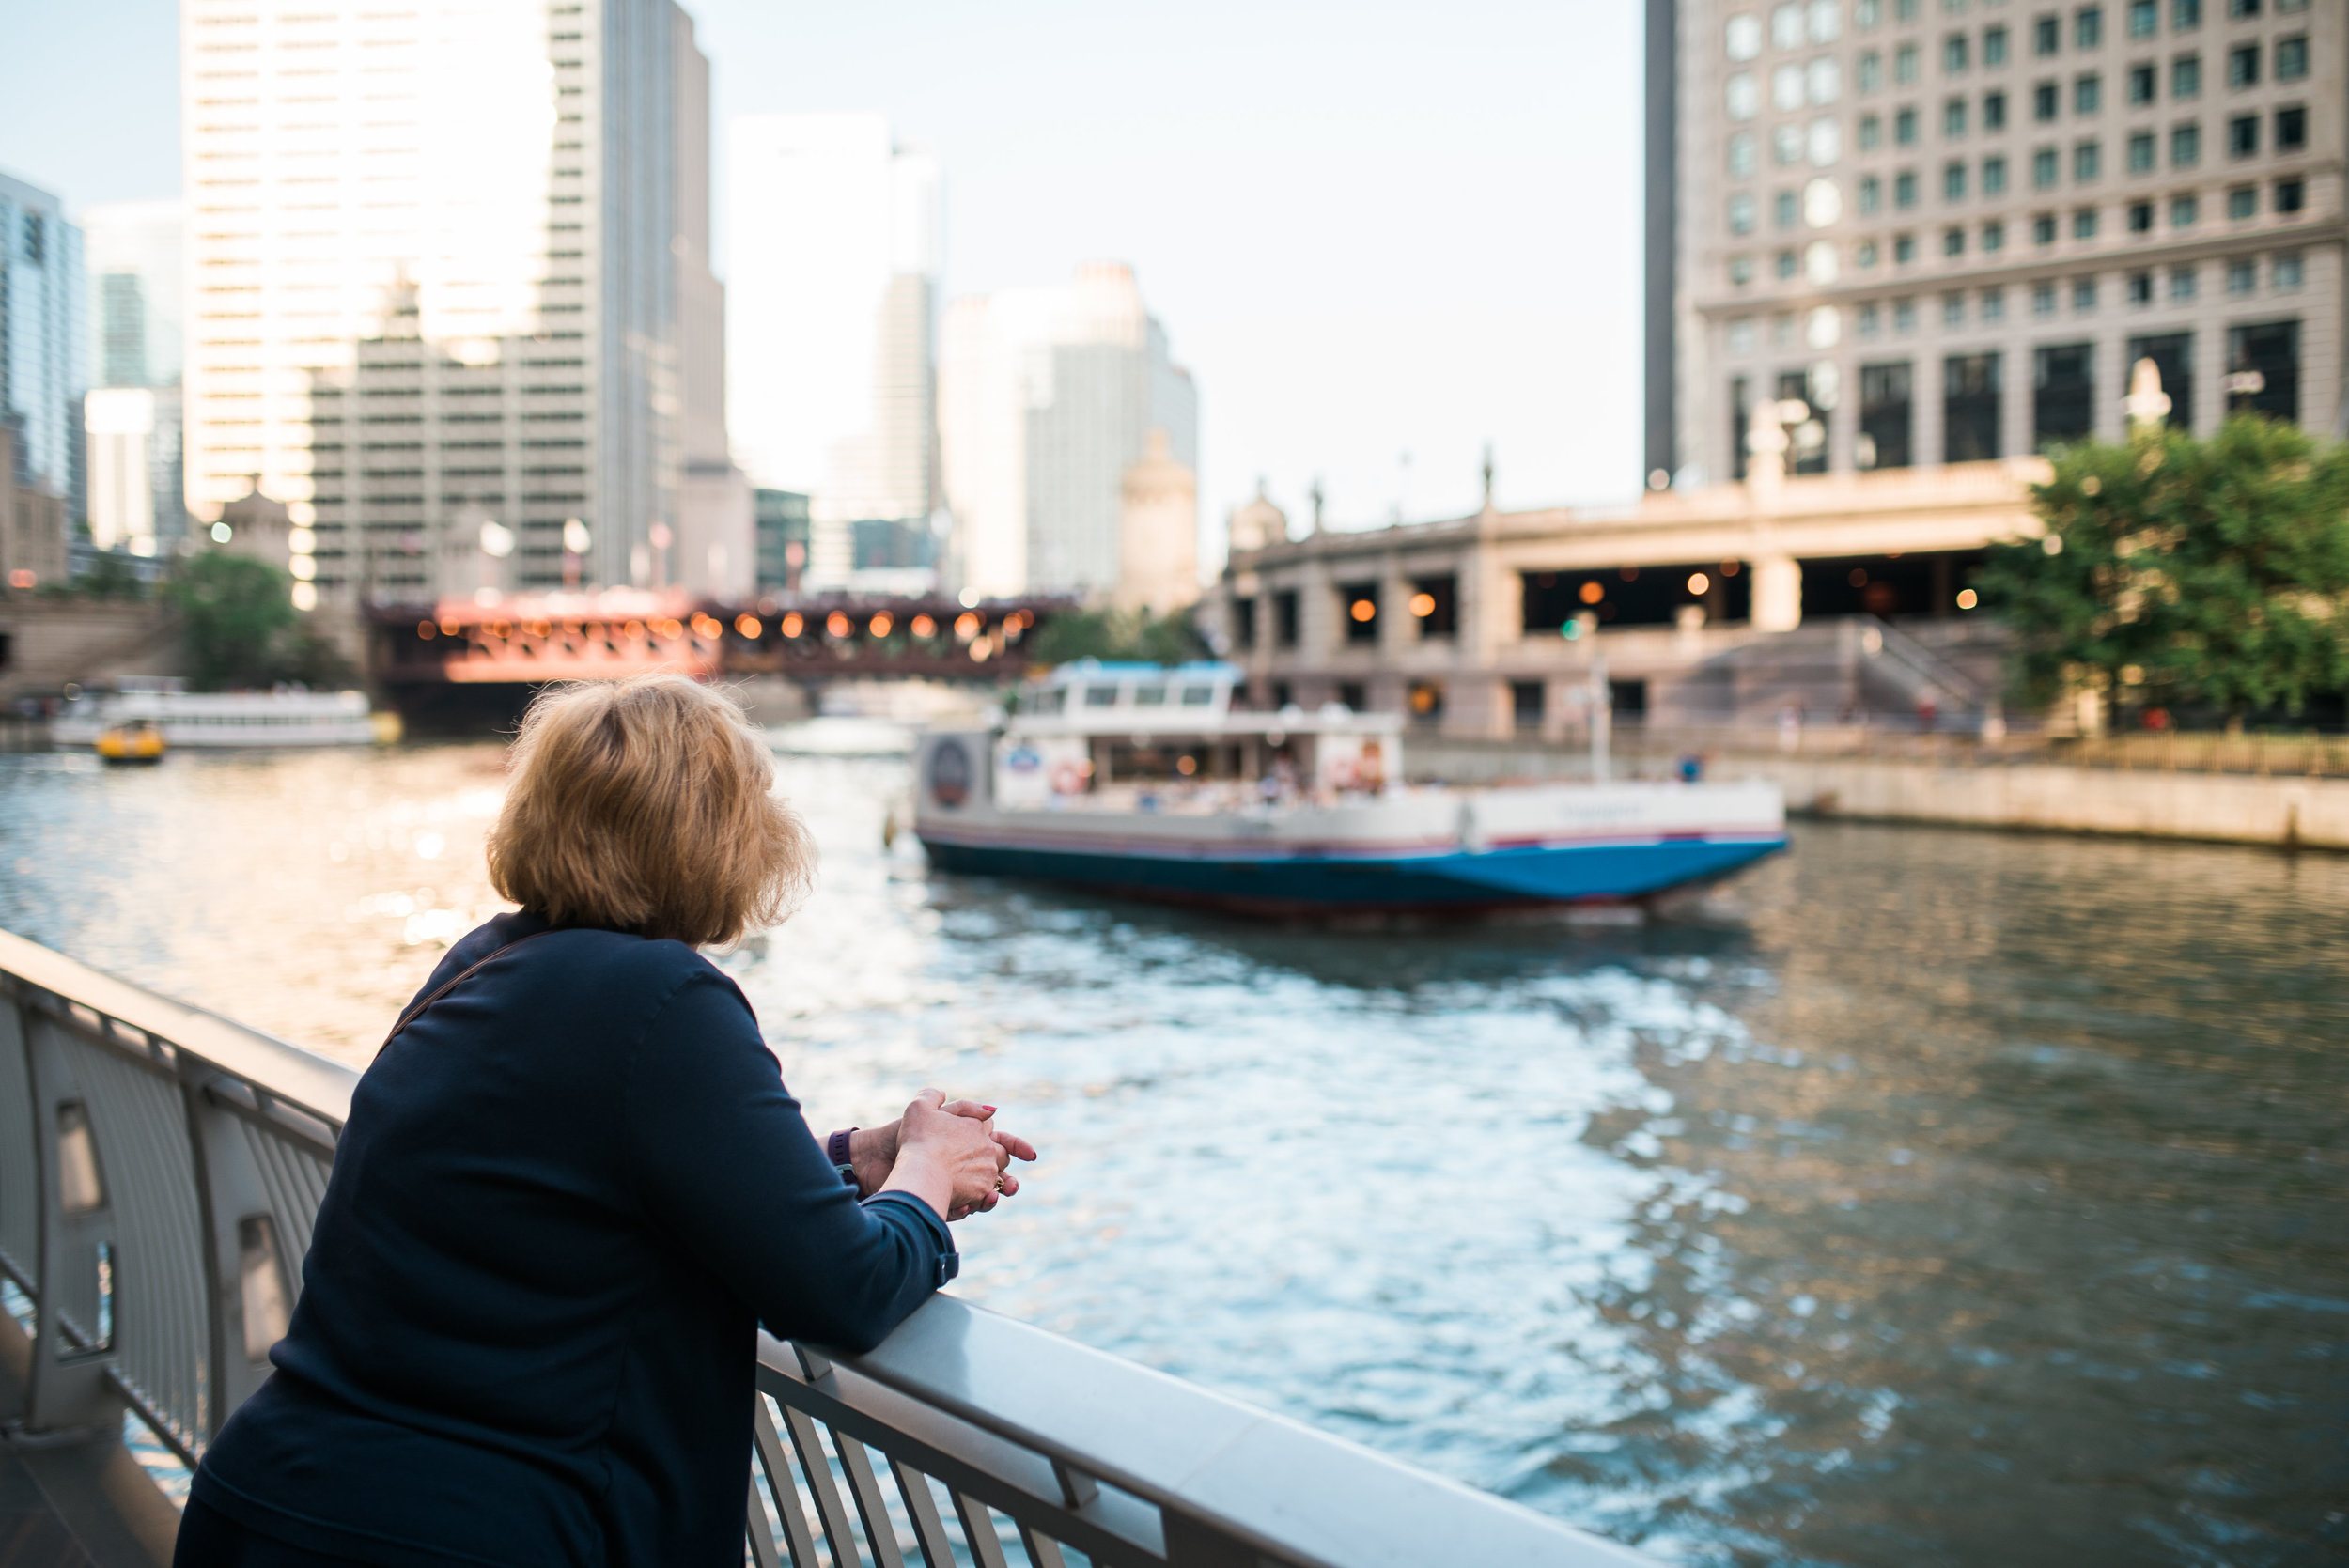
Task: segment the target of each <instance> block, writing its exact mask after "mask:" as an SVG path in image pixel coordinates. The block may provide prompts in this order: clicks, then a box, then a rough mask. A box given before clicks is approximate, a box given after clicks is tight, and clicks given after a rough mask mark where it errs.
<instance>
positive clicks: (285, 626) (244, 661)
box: [171, 550, 301, 691]
mask: <svg viewBox="0 0 2349 1568" xmlns="http://www.w3.org/2000/svg"><path fill="white" fill-rule="evenodd" d="M171 597H172V599H173V602H175V603H176V604H178V605H179V613H181V614H182V615H183V616H185V617H186V620H187V639H188V654H189V658H190V660H192V662H193V663H194V667H195V668H194V675H195V680H196V684H197V685H199V686H201V687H204V688H206V689H208V690H214V691H217V690H219V689H220V688H222V687H231V686H269V685H272V684H274V683H275V682H277V681H280V680H285V679H289V678H293V677H292V676H291V675H289V674H288V669H287V665H288V655H289V652H290V644H293V643H295V642H296V641H297V639H295V638H294V637H293V636H292V635H291V634H292V633H293V631H294V629H295V623H296V622H297V621H299V620H300V619H301V613H300V612H298V611H296V610H295V609H294V607H293V579H292V578H290V577H288V576H287V575H286V574H285V573H284V572H282V571H279V570H278V569H277V568H276V567H272V566H271V565H270V564H269V563H268V562H266V561H257V560H256V559H254V558H253V557H252V556H250V555H234V554H230V553H229V552H227V551H218V550H208V551H203V552H202V553H200V554H197V555H194V556H192V557H190V558H189V560H188V561H187V563H186V564H185V565H184V566H182V567H180V569H179V577H178V578H177V580H176V581H174V582H173V583H172V585H171Z"/></svg>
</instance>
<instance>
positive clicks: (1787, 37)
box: [1770, 0, 1802, 49]
mask: <svg viewBox="0 0 2349 1568" xmlns="http://www.w3.org/2000/svg"><path fill="white" fill-rule="evenodd" d="M1770 46H1771V47H1772V48H1774V49H1800V48H1801V47H1802V7H1801V5H1800V4H1799V3H1798V0H1787V3H1786V4H1784V5H1782V6H1780V7H1778V8H1776V9H1774V10H1772V11H1771V12H1770Z"/></svg>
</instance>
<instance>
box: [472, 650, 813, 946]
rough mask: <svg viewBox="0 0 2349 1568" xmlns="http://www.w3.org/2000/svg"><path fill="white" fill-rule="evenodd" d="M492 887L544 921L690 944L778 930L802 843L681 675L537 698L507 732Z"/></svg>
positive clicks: (792, 819)
mask: <svg viewBox="0 0 2349 1568" xmlns="http://www.w3.org/2000/svg"><path fill="white" fill-rule="evenodd" d="M511 767H512V771H513V784H512V787H511V788H509V789H508V790H507V791H506V805H505V809H504V810H502V811H501V812H500V813H499V814H498V821H497V826H496V827H495V828H494V829H492V830H490V841H489V852H490V885H491V886H493V887H495V888H496V889H497V891H498V892H499V893H503V894H504V895H505V896H506V897H507V898H510V899H512V900H513V901H514V902H515V903H517V904H520V905H521V907H522V908H524V909H527V910H529V911H530V912H531V913H533V914H537V915H539V916H542V917H543V918H545V919H546V920H547V921H548V922H549V923H551V924H554V925H600V926H608V927H611V928H614V929H616V930H622V931H633V932H636V933H638V934H640V935H643V936H646V937H654V938H669V939H675V940H677V941H681V942H688V943H691V944H692V945H693V946H696V947H702V946H708V945H711V944H718V943H724V942H730V941H734V940H736V939H739V938H740V937H741V936H742V935H743V933H744V932H746V931H748V930H751V929H752V928H754V927H757V926H766V925H772V924H777V923H778V922H780V921H782V920H784V919H785V918H786V916H788V915H789V914H790V912H791V910H792V909H793V908H796V907H797V906H798V904H799V901H800V899H801V897H802V896H804V894H805V893H806V892H807V888H808V884H809V882H810V881H811V880H812V879H813V877H814V874H815V869H816V848H815V845H814V843H813V841H812V840H811V839H810V838H809V836H808V832H807V829H806V828H805V827H804V826H803V825H802V824H801V821H800V819H799V816H798V815H796V814H795V813H794V812H793V811H792V810H791V808H790V807H789V806H787V805H786V804H784V802H783V801H782V800H777V799H776V798H775V797H774V796H773V795H770V793H768V792H769V790H770V788H771V787H772V785H773V783H774V758H773V753H770V751H769V750H768V747H767V744H766V742H765V741H764V740H763V739H761V738H760V737H759V735H758V733H757V732H756V731H755V730H754V729H752V728H751V726H750V723H749V722H748V721H746V720H745V719H744V718H743V717H742V710H741V709H740V708H739V707H737V706H735V705H734V704H733V703H732V702H731V701H730V700H728V699H727V698H725V697H724V696H722V695H720V694H719V693H717V692H715V691H710V690H708V688H707V687H703V686H699V685H696V684H695V683H694V682H692V681H691V680H688V679H686V678H685V677H684V676H682V675H638V676H635V677H634V678H632V679H629V680H623V681H616V682H610V683H596V684H586V683H583V684H579V685H568V686H555V687H550V688H549V689H548V690H546V691H542V692H540V693H539V694H538V697H537V700H536V701H534V702H533V703H532V704H531V705H530V712H529V713H528V715H527V716H525V717H524V718H523V720H522V724H521V733H520V734H518V735H517V736H516V737H514V750H513V753H512V756H511Z"/></svg>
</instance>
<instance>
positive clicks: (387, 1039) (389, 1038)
mask: <svg viewBox="0 0 2349 1568" xmlns="http://www.w3.org/2000/svg"><path fill="white" fill-rule="evenodd" d="M553 934H554V933H552V931H533V932H532V933H531V934H530V935H529V936H527V937H517V938H515V939H513V940H512V941H510V942H507V943H506V945H505V946H503V947H501V948H499V949H497V950H496V951H495V952H493V953H491V954H490V955H489V956H488V957H485V958H482V959H480V960H479V961H477V962H475V963H472V964H468V965H466V966H465V968H464V969H463V970H459V972H458V973H456V974H453V975H450V976H449V977H448V979H446V980H444V981H443V982H442V983H441V984H440V986H437V987H436V988H435V989H434V990H433V992H432V994H431V995H430V996H428V997H425V998H423V999H422V1000H421V1001H417V1002H415V1003H413V1004H412V1006H410V1007H409V1009H408V1011H406V1012H405V1013H402V1014H401V1015H400V1016H399V1022H397V1023H396V1024H394V1025H392V1032H391V1033H389V1034H386V1035H384V1036H383V1045H382V1046H378V1047H376V1048H375V1054H376V1055H378V1056H381V1055H382V1054H383V1047H384V1046H388V1045H390V1044H391V1043H392V1042H393V1041H394V1040H395V1039H397V1038H398V1035H399V1032H400V1031H401V1030H403V1029H406V1028H407V1027H408V1026H409V1025H410V1024H412V1023H414V1022H415V1021H416V1019H417V1018H419V1017H422V1016H423V1015H424V1010H425V1009H426V1008H428V1007H429V1006H431V1005H432V1004H433V1003H434V1002H436V1001H440V1000H441V999H442V998H443V997H444V996H446V995H448V994H449V992H451V991H453V990H455V989H457V987H458V986H461V985H463V984H464V983H465V982H466V981H468V980H471V979H472V978H473V976H474V970H478V969H480V968H481V967H482V965H483V964H487V963H490V962H491V961H492V960H495V959H499V958H503V957H505V956H506V955H507V954H509V953H511V952H513V951H514V950H515V949H516V948H518V947H520V946H521V945H522V944H523V943H524V942H535V941H537V939H539V938H540V937H550V936H552V935H553Z"/></svg>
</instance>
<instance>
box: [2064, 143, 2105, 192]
mask: <svg viewBox="0 0 2349 1568" xmlns="http://www.w3.org/2000/svg"><path fill="white" fill-rule="evenodd" d="M2104 161H2105V159H2104V147H2103V145H2102V144H2101V143H2097V142H2081V143H2079V144H2078V145H2077V146H2075V147H2073V148H2072V179H2073V180H2074V182H2075V183H2077V184H2082V185H2085V184H2086V183H2088V182H2089V181H2090V180H2092V179H2095V178H2096V177H2097V176H2098V175H2099V174H2101V173H2103V172H2104Z"/></svg>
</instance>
